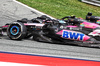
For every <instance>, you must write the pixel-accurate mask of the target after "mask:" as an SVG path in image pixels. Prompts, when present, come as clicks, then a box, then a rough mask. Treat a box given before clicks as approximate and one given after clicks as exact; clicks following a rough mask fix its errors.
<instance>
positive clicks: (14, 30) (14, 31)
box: [10, 26, 19, 35]
mask: <svg viewBox="0 0 100 66" xmlns="http://www.w3.org/2000/svg"><path fill="white" fill-rule="evenodd" d="M10 33H11V34H12V35H17V34H18V33H19V27H18V26H12V27H11V29H10Z"/></svg>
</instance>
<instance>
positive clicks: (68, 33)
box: [62, 30, 85, 41]
mask: <svg viewBox="0 0 100 66" xmlns="http://www.w3.org/2000/svg"><path fill="white" fill-rule="evenodd" d="M84 36H85V35H84V34H82V33H78V32H77V33H76V32H71V31H65V30H64V31H63V34H62V37H63V38H66V39H72V40H81V41H83V38H84Z"/></svg>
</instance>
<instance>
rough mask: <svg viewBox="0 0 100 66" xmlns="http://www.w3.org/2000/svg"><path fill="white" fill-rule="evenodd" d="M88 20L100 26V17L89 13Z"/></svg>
mask: <svg viewBox="0 0 100 66" xmlns="http://www.w3.org/2000/svg"><path fill="white" fill-rule="evenodd" d="M86 20H89V21H91V22H93V23H97V24H100V17H99V16H92V13H91V12H89V13H88V14H87V15H86Z"/></svg>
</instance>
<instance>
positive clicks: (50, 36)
mask: <svg viewBox="0 0 100 66" xmlns="http://www.w3.org/2000/svg"><path fill="white" fill-rule="evenodd" d="M43 18H44V16H42V17H37V18H35V19H32V20H28V19H26V18H24V19H22V20H17V21H15V22H12V23H10V24H6V25H5V26H2V27H1V28H2V32H3V31H7V36H8V37H9V38H10V39H12V40H21V39H24V38H27V37H30V36H33V40H36V41H43V42H50V43H62V44H75V45H79V46H88V47H100V39H96V37H98V38H99V36H100V29H99V28H100V26H99V25H98V24H95V23H90V22H82V20H81V21H80V23H83V24H86V25H88V26H85V27H88V28H92V29H93V30H94V31H93V32H91V31H87V30H85V29H83V28H84V27H79V26H76V25H69V23H67V20H54V19H50V18H48V17H45V18H44V19H43ZM38 19H39V20H40V21H37V20H38ZM70 19H76V18H75V17H70Z"/></svg>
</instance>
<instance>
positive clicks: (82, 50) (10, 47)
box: [0, 0, 100, 61]
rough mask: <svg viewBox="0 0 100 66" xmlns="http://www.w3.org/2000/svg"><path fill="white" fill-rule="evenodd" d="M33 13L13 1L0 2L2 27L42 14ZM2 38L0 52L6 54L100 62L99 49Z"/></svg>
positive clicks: (1, 0)
mask: <svg viewBox="0 0 100 66" xmlns="http://www.w3.org/2000/svg"><path fill="white" fill-rule="evenodd" d="M31 11H32V10H30V9H28V8H26V7H24V6H22V5H20V4H18V3H16V2H14V1H12V0H0V26H2V25H5V24H6V23H10V22H13V21H16V20H18V19H21V18H28V19H32V18H34V17H37V16H41V14H38V13H37V12H34V11H33V12H34V13H32V12H31ZM0 38H1V39H0V51H4V52H14V53H25V54H37V55H45V56H54V57H65V58H75V59H85V60H96V61H100V49H97V48H88V47H79V46H70V45H62V44H50V43H43V42H37V41H34V40H32V39H31V38H30V39H24V40H22V41H15V40H10V39H9V38H8V37H7V36H6V34H5V36H2V37H1V36H0Z"/></svg>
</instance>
